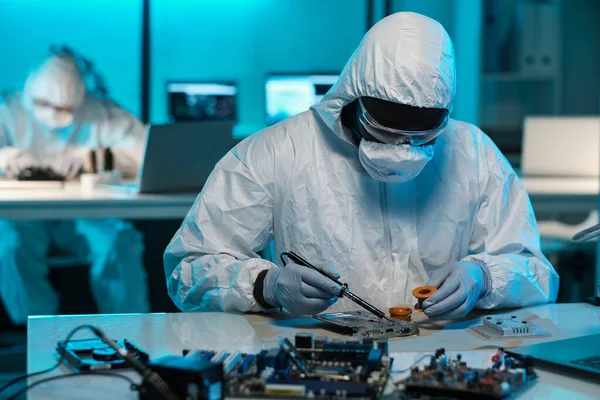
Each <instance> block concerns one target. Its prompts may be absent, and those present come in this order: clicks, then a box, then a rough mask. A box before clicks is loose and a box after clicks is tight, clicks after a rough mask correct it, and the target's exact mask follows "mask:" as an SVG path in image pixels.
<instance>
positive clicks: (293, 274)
mask: <svg viewBox="0 0 600 400" xmlns="http://www.w3.org/2000/svg"><path fill="white" fill-rule="evenodd" d="M322 271H323V272H324V273H325V274H327V276H330V277H332V278H333V279H339V278H340V274H339V273H338V272H337V271H336V270H335V268H334V267H333V266H328V267H326V268H322ZM340 290H341V288H340V286H339V285H337V284H336V283H334V282H333V281H332V280H331V279H329V278H327V277H325V276H323V275H322V274H320V273H318V272H317V271H314V270H312V269H310V268H308V267H304V266H302V265H298V264H294V263H288V264H287V265H286V266H285V267H283V268H271V269H269V271H268V272H267V275H266V276H265V280H264V287H263V296H264V298H265V301H266V302H267V303H269V304H271V305H273V306H275V307H283V308H285V309H286V310H287V311H289V312H290V313H292V314H310V315H312V314H318V313H320V312H321V311H324V310H326V309H327V308H328V307H329V306H331V305H332V304H333V303H335V302H336V301H337V299H338V298H337V295H338V294H339V293H340Z"/></svg>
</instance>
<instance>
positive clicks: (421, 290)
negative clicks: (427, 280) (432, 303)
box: [412, 286, 437, 311]
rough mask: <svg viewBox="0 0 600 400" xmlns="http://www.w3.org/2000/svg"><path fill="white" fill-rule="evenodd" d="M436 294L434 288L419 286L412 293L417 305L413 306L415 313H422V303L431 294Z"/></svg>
mask: <svg viewBox="0 0 600 400" xmlns="http://www.w3.org/2000/svg"><path fill="white" fill-rule="evenodd" d="M435 292H437V288H436V287H435V286H419V287H418V288H415V290H413V291H412V294H413V296H415V297H416V298H417V304H415V310H416V311H423V302H424V301H425V299H427V298H429V297H430V296H431V295H432V294H434V293H435Z"/></svg>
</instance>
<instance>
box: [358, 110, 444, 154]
mask: <svg viewBox="0 0 600 400" xmlns="http://www.w3.org/2000/svg"><path fill="white" fill-rule="evenodd" d="M358 103H359V105H360V114H359V117H358V120H359V122H360V124H361V125H362V127H363V128H364V129H365V130H366V131H367V132H368V133H369V134H370V135H371V136H373V137H374V138H375V139H377V140H379V141H381V142H382V143H386V144H396V145H397V144H410V145H412V146H421V145H423V144H426V143H429V142H431V141H432V140H433V139H435V138H436V137H438V136H439V135H440V134H441V133H442V132H443V131H444V128H446V125H448V120H449V119H450V118H449V116H448V114H446V115H445V117H444V118H443V119H442V120H441V122H440V123H439V124H438V125H437V126H436V127H434V128H432V129H428V130H422V131H418V130H405V129H396V128H389V127H387V126H383V125H381V124H380V123H378V122H377V121H376V120H375V118H373V117H372V116H371V115H370V114H369V112H368V111H367V109H366V107H365V105H364V104H363V101H362V99H360V98H359V99H358Z"/></svg>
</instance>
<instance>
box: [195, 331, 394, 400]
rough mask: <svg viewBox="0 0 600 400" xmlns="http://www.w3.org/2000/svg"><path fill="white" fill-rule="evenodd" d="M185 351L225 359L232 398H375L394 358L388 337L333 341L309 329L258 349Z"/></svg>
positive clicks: (229, 395)
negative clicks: (309, 332)
mask: <svg viewBox="0 0 600 400" xmlns="http://www.w3.org/2000/svg"><path fill="white" fill-rule="evenodd" d="M186 357H199V358H200V359H203V360H207V361H210V362H213V363H221V364H222V365H223V371H224V373H225V380H226V385H225V386H226V388H227V389H226V397H227V398H228V399H234V398H240V399H242V398H246V399H247V398H267V399H269V398H295V399H342V398H353V399H376V398H380V397H381V395H382V394H383V390H384V388H385V386H386V383H387V381H388V377H389V373H390V364H391V362H390V360H389V358H388V343H387V340H376V341H374V340H364V341H336V340H332V341H329V340H326V339H319V338H317V339H315V337H314V336H313V335H307V334H304V335H303V334H299V335H297V336H296V338H295V343H291V342H290V341H289V340H288V339H283V340H282V342H281V344H280V346H279V347H278V348H273V349H269V350H263V351H261V352H260V353H258V354H243V353H227V352H214V351H198V350H197V351H191V352H188V353H187V354H186Z"/></svg>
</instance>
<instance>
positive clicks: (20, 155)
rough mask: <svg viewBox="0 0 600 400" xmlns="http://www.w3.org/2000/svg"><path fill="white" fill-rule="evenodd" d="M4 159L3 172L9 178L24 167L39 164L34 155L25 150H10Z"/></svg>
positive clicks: (17, 173)
mask: <svg viewBox="0 0 600 400" xmlns="http://www.w3.org/2000/svg"><path fill="white" fill-rule="evenodd" d="M4 161H5V162H4V163H3V164H4V172H5V173H6V175H7V176H8V177H9V178H15V177H17V176H18V175H19V174H20V173H21V172H22V171H23V170H24V169H27V168H31V167H37V166H39V163H38V161H37V160H36V159H35V157H34V156H33V155H32V154H31V153H30V152H28V151H26V150H17V151H14V152H11V154H10V155H7V158H6V160H4Z"/></svg>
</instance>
